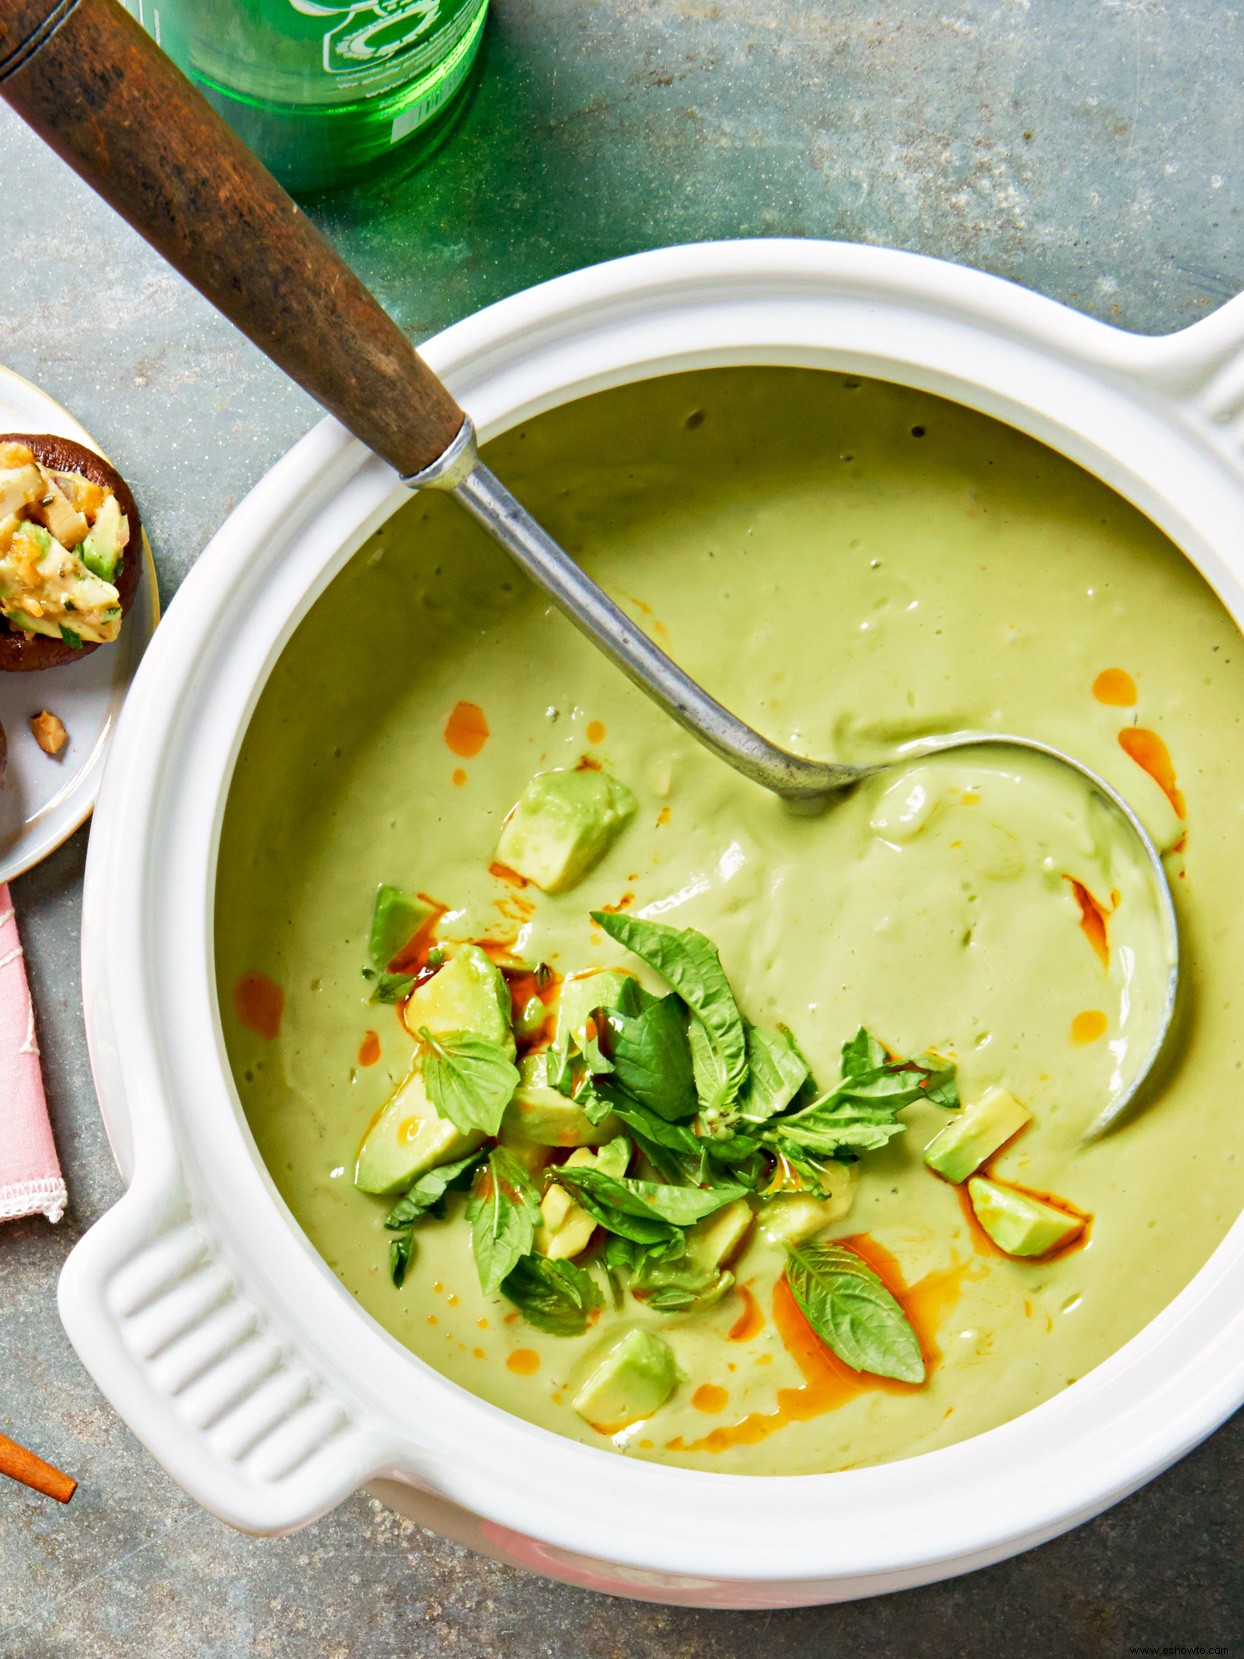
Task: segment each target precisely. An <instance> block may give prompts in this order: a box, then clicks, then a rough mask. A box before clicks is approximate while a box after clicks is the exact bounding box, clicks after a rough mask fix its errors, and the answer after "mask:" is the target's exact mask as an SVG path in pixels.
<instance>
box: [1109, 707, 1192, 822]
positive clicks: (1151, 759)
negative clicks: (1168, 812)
mask: <svg viewBox="0 0 1244 1659" xmlns="http://www.w3.org/2000/svg"><path fill="white" fill-rule="evenodd" d="M1119 747H1120V748H1121V749H1122V750H1123V752H1124V754H1126V755H1130V756H1131V758H1132V759H1133V760H1134V761H1135V762H1136V764H1137V766H1139V767H1140V768H1141V770H1142V771H1145V772H1148V774H1149V776H1150V777H1151V778H1152V779H1153V781H1154V783H1156V784H1157V786H1158V788H1159V789H1160V790H1161V791H1162V793H1163V794H1164V795H1165V796H1166V798H1167V800H1168V801H1169V802H1170V803H1171V805H1172V806H1173V807H1174V809H1175V814H1176V816H1177V817H1179V818H1186V817H1187V815H1188V811H1187V807H1186V805H1185V803H1184V798H1183V794H1182V793H1181V791H1180V788H1179V785H1178V784H1177V783H1176V781H1175V768H1174V766H1173V765H1172V763H1171V756H1170V751H1169V750H1168V749H1167V747H1166V744H1165V743H1163V741H1162V739H1161V738H1160V737H1159V736H1158V734H1157V732H1151V731H1149V730H1147V729H1146V728H1145V727H1144V726H1124V728H1123V730H1122V731H1121V732H1120V733H1119Z"/></svg>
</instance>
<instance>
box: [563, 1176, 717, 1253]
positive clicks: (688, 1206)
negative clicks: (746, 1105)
mask: <svg viewBox="0 0 1244 1659" xmlns="http://www.w3.org/2000/svg"><path fill="white" fill-rule="evenodd" d="M557 1179H558V1181H559V1182H560V1183H561V1185H562V1186H564V1187H565V1188H567V1190H568V1191H569V1192H570V1193H571V1194H572V1196H573V1197H574V1198H575V1199H576V1200H577V1201H578V1202H579V1203H580V1204H582V1205H583V1207H584V1208H585V1209H587V1210H588V1213H589V1214H592V1213H594V1212H593V1211H592V1209H591V1203H592V1202H595V1203H596V1204H597V1205H598V1206H602V1207H608V1208H610V1209H612V1210H615V1211H617V1212H619V1213H620V1214H621V1215H623V1216H625V1217H626V1218H627V1219H628V1220H637V1221H642V1222H649V1221H656V1222H660V1223H665V1224H666V1227H667V1228H668V1227H691V1226H694V1224H695V1223H696V1222H697V1221H702V1220H703V1219H704V1217H705V1216H706V1215H712V1214H713V1212H714V1211H715V1210H720V1209H721V1208H722V1207H723V1206H724V1205H726V1204H730V1203H732V1202H733V1201H734V1200H735V1199H736V1198H743V1197H745V1196H746V1192H747V1189H746V1188H745V1187H740V1186H737V1185H735V1184H734V1183H731V1184H729V1185H727V1186H721V1187H713V1188H709V1189H707V1190H706V1189H705V1188H703V1187H681V1186H671V1185H668V1184H666V1183H665V1182H661V1181H640V1180H636V1179H635V1178H633V1177H625V1176H624V1177H622V1178H621V1179H619V1178H617V1177H616V1176H613V1175H606V1174H605V1173H604V1171H603V1170H599V1169H591V1168H590V1167H588V1166H586V1165H585V1166H583V1167H574V1168H570V1167H567V1166H565V1165H563V1166H562V1167H561V1168H559V1169H558V1171H557ZM601 1225H602V1226H610V1223H608V1222H605V1221H602V1222H601ZM610 1230H611V1231H613V1232H620V1233H622V1234H623V1235H624V1236H625V1237H627V1238H634V1239H637V1240H638V1242H640V1243H643V1242H644V1239H643V1238H642V1236H641V1235H639V1234H637V1233H635V1232H633V1231H629V1230H628V1229H627V1228H625V1227H617V1226H612V1227H610Z"/></svg>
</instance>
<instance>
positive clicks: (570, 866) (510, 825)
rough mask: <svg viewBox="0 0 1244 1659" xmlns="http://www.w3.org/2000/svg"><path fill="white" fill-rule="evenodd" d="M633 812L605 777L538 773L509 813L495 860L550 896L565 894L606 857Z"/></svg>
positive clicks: (621, 788)
mask: <svg viewBox="0 0 1244 1659" xmlns="http://www.w3.org/2000/svg"><path fill="white" fill-rule="evenodd" d="M634 812H635V797H634V795H632V794H631V792H630V790H629V789H628V788H627V787H626V785H625V784H622V783H618V782H617V781H616V779H614V778H611V777H609V776H608V775H607V774H606V773H604V772H595V771H591V770H588V769H584V770H581V771H574V772H569V771H564V772H538V773H537V774H536V776H535V777H534V778H532V780H531V782H530V783H529V784H528V785H527V787H526V789H524V790H523V793H522V794H521V795H520V796H519V798H518V800H517V802H516V803H515V805H514V806H513V807H512V808H511V809H510V812H509V815H508V816H507V818H506V820H505V823H504V824H503V825H502V828H501V838H500V840H499V841H498V842H497V860H498V862H499V863H501V864H504V865H505V866H506V867H507V868H508V869H511V870H514V871H515V872H516V873H517V874H518V875H520V876H523V877H524V878H525V879H526V880H527V881H530V882H533V883H534V884H535V886H537V887H539V888H542V889H543V891H544V892H546V893H564V892H565V891H566V889H567V888H569V887H573V886H574V885H575V883H576V882H578V881H581V880H582V879H583V877H584V876H585V875H586V874H587V872H588V871H589V870H590V869H591V868H592V866H593V865H594V864H598V863H599V862H600V860H601V859H602V858H603V857H604V856H605V854H606V852H608V850H609V848H610V847H611V846H612V845H613V843H614V842H615V841H616V840H617V838H618V836H619V835H620V834H621V833H622V831H623V830H624V829H625V828H626V826H627V824H628V823H629V822H630V820H631V818H632V817H633V816H634Z"/></svg>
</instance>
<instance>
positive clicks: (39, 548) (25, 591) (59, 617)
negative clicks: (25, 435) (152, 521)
mask: <svg viewBox="0 0 1244 1659" xmlns="http://www.w3.org/2000/svg"><path fill="white" fill-rule="evenodd" d="M129 539H130V524H129V519H128V518H127V517H126V516H125V514H124V513H123V512H122V511H121V507H120V504H119V502H118V501H117V498H116V496H115V495H114V494H113V492H112V491H111V490H110V489H107V488H106V487H105V486H103V485H101V484H96V483H93V482H92V480H91V479H89V478H83V477H81V476H80V475H79V474H78V473H75V472H53V471H52V470H51V469H50V468H48V467H45V466H43V465H42V464H41V463H40V462H39V461H37V460H36V459H35V457H34V455H33V454H32V452H31V451H30V450H29V449H28V448H27V447H26V445H25V444H20V443H5V444H0V616H3V618H4V620H5V621H6V622H7V623H8V624H9V627H10V628H12V629H15V630H19V631H20V632H22V633H28V634H47V635H48V636H49V637H50V638H52V639H60V640H64V642H65V643H66V644H67V645H72V646H79V645H84V644H88V643H89V644H92V645H106V644H107V643H108V642H109V641H110V640H114V639H116V637H117V634H118V633H119V632H120V628H121V596H120V594H119V593H118V592H117V589H116V587H115V586H114V585H113V584H114V581H115V578H116V575H117V571H118V569H119V567H120V564H121V559H122V555H123V554H124V552H125V549H126V547H127V545H128V544H129Z"/></svg>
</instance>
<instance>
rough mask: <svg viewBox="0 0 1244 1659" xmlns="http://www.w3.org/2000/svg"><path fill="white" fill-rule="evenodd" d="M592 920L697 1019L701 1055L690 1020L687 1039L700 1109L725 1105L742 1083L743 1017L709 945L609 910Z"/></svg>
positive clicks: (692, 933) (689, 931) (689, 932)
mask: <svg viewBox="0 0 1244 1659" xmlns="http://www.w3.org/2000/svg"><path fill="white" fill-rule="evenodd" d="M592 920H593V921H594V922H597V923H599V925H600V926H601V927H602V928H604V930H605V932H606V933H607V934H608V935H609V937H610V938H611V939H616V940H617V942H618V943H619V944H620V945H625V947H626V948H627V950H629V951H633V952H634V954H635V955H636V956H638V957H640V958H641V959H642V960H643V961H645V962H646V963H647V964H648V966H649V967H650V968H655V969H656V971H657V973H659V974H660V975H661V977H662V978H663V979H665V980H668V982H669V983H670V984H671V985H672V986H673V987H674V989H675V990H676V991H677V992H678V994H679V996H680V997H681V998H682V999H683V1001H684V1002H685V1003H686V1004H687V1006H688V1007H689V1008H690V1009H691V1011H692V1013H693V1014H695V1015H696V1017H697V1018H698V1020H699V1021H700V1023H701V1025H702V1026H703V1030H704V1034H705V1042H704V1043H703V1044H702V1045H701V1046H702V1047H703V1048H704V1050H705V1051H706V1052H705V1053H704V1054H703V1055H701V1054H699V1053H698V1051H697V1039H696V1035H695V1032H694V1026H695V1022H694V1021H693V1022H692V1031H691V1032H690V1033H689V1036H690V1040H691V1053H692V1060H693V1062H695V1078H696V1085H697V1088H699V1089H700V1101H701V1104H702V1105H704V1106H705V1107H706V1108H713V1109H717V1108H720V1107H722V1106H728V1105H729V1104H730V1102H731V1101H732V1100H733V1099H734V1098H735V1096H736V1095H737V1094H738V1092H739V1090H740V1089H741V1088H742V1087H743V1084H744V1083H745V1082H746V1080H747V1039H746V1036H745V1034H744V1030H743V1016H742V1015H741V1014H740V1013H739V1010H738V1004H737V1003H736V1002H735V1000H734V992H733V991H732V990H731V989H730V982H729V980H728V979H727V978H726V975H725V971H724V970H723V968H722V965H721V961H720V959H719V958H718V955H717V951H716V948H715V947H714V946H713V944H712V943H711V941H709V940H708V939H706V938H705V937H704V935H703V934H702V933H697V932H696V930H695V929H694V928H690V927H689V928H682V929H679V928H674V927H667V926H666V925H665V923H664V922H649V921H646V920H645V919H644V918H643V917H642V916H627V915H625V914H623V913H616V912H614V911H610V910H594V911H593V912H592ZM710 1056H711V1060H710ZM701 1084H702V1086H701Z"/></svg>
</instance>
